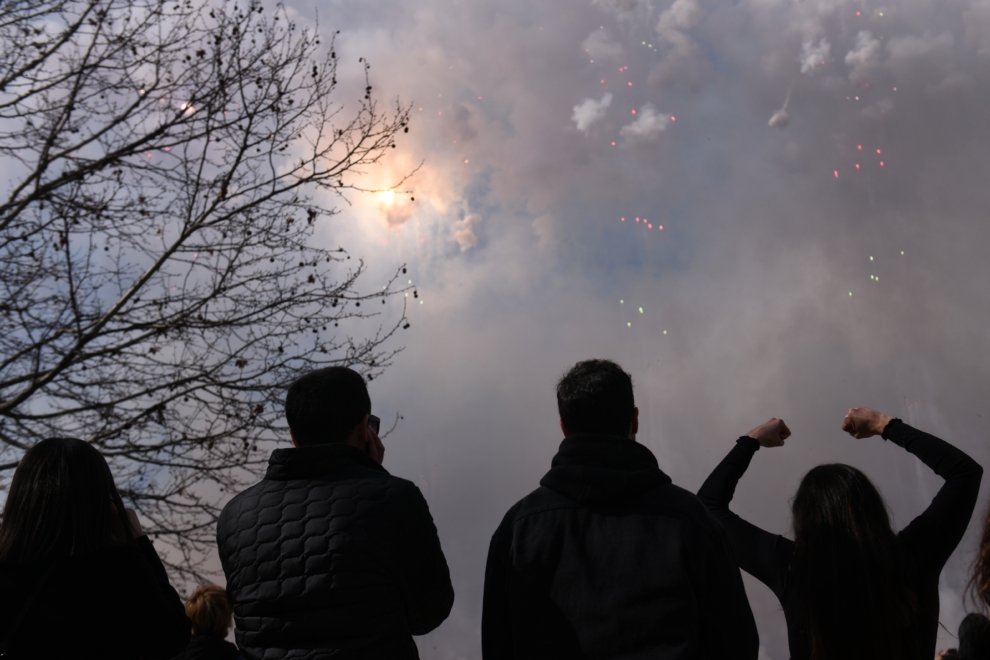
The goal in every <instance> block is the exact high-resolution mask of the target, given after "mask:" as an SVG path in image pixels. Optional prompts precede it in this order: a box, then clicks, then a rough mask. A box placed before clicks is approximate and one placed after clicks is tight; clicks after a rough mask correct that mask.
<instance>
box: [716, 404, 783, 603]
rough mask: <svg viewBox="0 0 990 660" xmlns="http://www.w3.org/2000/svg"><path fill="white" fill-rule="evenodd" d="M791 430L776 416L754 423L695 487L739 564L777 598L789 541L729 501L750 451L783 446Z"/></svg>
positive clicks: (754, 451) (752, 452)
mask: <svg viewBox="0 0 990 660" xmlns="http://www.w3.org/2000/svg"><path fill="white" fill-rule="evenodd" d="M790 434H791V432H790V429H788V428H787V425H786V424H784V422H783V420H779V419H776V418H774V419H771V420H770V421H769V422H767V423H766V424H763V425H761V426H758V427H756V428H755V429H753V430H752V431H750V432H749V434H747V435H744V436H742V437H740V438H739V439H738V440H736V446H735V447H733V448H732V451H730V452H729V455H728V456H726V457H725V458H724V459H722V462H721V463H719V464H718V467H716V468H715V470H714V471H713V472H712V473H711V475H709V477H708V479H706V480H705V483H704V484H703V485H702V486H701V490H699V491H698V497H700V498H701V501H702V502H704V503H705V506H706V507H708V510H709V511H711V512H712V515H714V516H715V518H716V519H717V520H718V521H719V522H720V523H721V524H722V527H723V528H725V531H726V533H727V534H728V536H729V541H730V542H731V543H732V549H733V551H734V552H735V555H736V560H737V561H738V562H739V568H741V569H742V570H744V571H746V572H747V573H749V574H750V575H752V576H753V577H755V578H756V579H757V580H759V581H760V582H762V583H763V584H765V585H767V586H768V587H770V589H771V590H772V591H773V592H774V594H776V595H777V597H778V598H780V597H782V595H783V592H784V576H785V571H784V570H783V569H784V568H786V561H787V559H788V558H789V556H790V550H791V543H792V542H791V541H789V540H788V539H785V538H784V537H782V536H780V535H778V534H771V533H770V532H767V531H764V530H762V529H760V528H759V527H757V526H756V525H754V524H752V523H749V522H747V521H745V520H743V519H742V518H740V517H739V516H737V515H736V514H735V513H733V512H732V511H730V510H729V502H731V501H732V496H733V495H734V494H735V492H736V484H737V483H738V482H739V479H740V477H742V475H743V474H744V473H745V472H746V468H748V467H749V462H750V460H751V459H752V458H753V454H755V453H756V451H757V450H758V449H759V448H760V447H761V446H764V447H779V446H782V445H783V444H784V440H786V439H787V438H788V437H789V436H790Z"/></svg>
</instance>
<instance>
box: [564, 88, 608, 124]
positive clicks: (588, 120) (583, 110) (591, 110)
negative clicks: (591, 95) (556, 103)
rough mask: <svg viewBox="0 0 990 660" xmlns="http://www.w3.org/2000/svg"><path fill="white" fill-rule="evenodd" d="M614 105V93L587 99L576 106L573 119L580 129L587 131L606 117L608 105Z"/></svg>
mask: <svg viewBox="0 0 990 660" xmlns="http://www.w3.org/2000/svg"><path fill="white" fill-rule="evenodd" d="M610 105H612V95H611V94H609V93H606V94H605V95H604V96H603V97H602V98H601V100H599V101H596V100H595V99H585V100H583V101H581V102H580V103H578V104H577V105H576V106H574V114H573V115H571V119H572V120H573V121H574V124H575V125H576V126H577V129H578V130H579V131H583V132H585V133H587V132H588V129H589V128H591V126H592V125H593V124H595V123H597V122H599V121H601V120H602V119H604V118H605V113H606V112H608V107H609V106H610Z"/></svg>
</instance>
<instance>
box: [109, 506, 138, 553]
mask: <svg viewBox="0 0 990 660" xmlns="http://www.w3.org/2000/svg"><path fill="white" fill-rule="evenodd" d="M124 516H125V517H126V518H127V524H128V525H129V526H130V528H131V538H135V539H136V538H137V537H139V536H141V535H143V534H144V530H142V529H141V523H140V521H139V520H138V517H137V514H136V513H134V509H124ZM110 524H111V525H112V527H111V536H110V540H111V542H112V543H114V544H116V545H120V544H122V543H127V533H126V532H125V531H124V523H123V521H122V520H121V519H120V514H118V513H117V505H115V504H114V503H113V502H111V503H110Z"/></svg>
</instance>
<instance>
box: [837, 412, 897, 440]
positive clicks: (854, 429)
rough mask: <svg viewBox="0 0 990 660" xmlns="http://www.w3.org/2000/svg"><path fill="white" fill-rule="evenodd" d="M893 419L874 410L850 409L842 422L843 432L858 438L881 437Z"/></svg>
mask: <svg viewBox="0 0 990 660" xmlns="http://www.w3.org/2000/svg"><path fill="white" fill-rule="evenodd" d="M892 419H893V417H890V416H889V415H884V414H883V413H881V412H877V411H876V410H873V409H872V408H850V409H849V412H847V413H846V418H845V419H843V420H842V430H843V431H845V432H846V433H848V434H849V435H851V436H852V437H854V438H856V439H857V440H862V439H863V438H870V437H873V436H875V435H880V434H881V433H883V430H884V429H885V428H887V424H889V423H890V420H892Z"/></svg>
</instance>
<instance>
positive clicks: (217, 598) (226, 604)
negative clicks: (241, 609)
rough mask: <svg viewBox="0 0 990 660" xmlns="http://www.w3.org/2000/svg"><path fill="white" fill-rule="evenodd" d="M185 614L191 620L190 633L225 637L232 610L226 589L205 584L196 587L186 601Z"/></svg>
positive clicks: (230, 621)
mask: <svg viewBox="0 0 990 660" xmlns="http://www.w3.org/2000/svg"><path fill="white" fill-rule="evenodd" d="M186 616H187V617H189V618H190V619H191V620H192V634H194V635H220V636H221V637H226V636H227V632H228V631H229V630H230V626H231V625H233V616H234V611H233V609H232V608H231V606H230V600H228V599H227V591H226V589H224V588H223V587H218V586H217V585H215V584H207V585H203V586H202V587H197V589H196V591H194V592H193V593H192V596H190V597H189V600H187V601H186Z"/></svg>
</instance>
